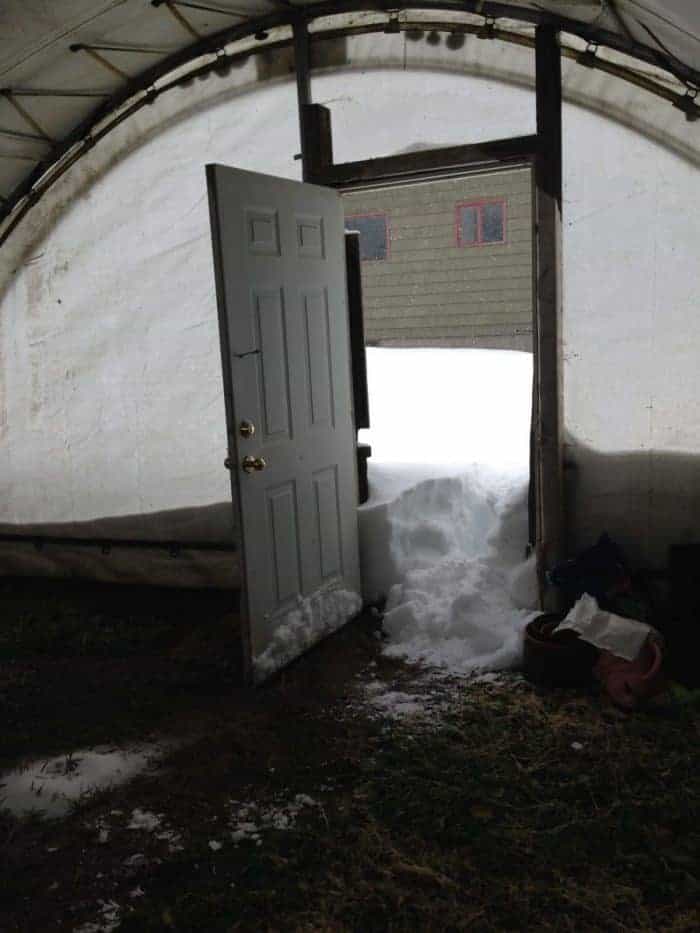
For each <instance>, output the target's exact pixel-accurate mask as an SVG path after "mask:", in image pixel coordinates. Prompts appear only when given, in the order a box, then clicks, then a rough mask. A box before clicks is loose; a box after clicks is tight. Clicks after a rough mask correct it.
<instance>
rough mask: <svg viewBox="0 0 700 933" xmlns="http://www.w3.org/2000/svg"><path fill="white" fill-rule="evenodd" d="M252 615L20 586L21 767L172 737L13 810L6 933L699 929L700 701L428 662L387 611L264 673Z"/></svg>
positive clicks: (16, 694)
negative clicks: (135, 768)
mask: <svg viewBox="0 0 700 933" xmlns="http://www.w3.org/2000/svg"><path fill="white" fill-rule="evenodd" d="M234 608H235V607H232V604H231V598H230V595H229V594H222V593H197V594H193V593H173V592H172V591H170V592H168V591H141V590H131V589H126V588H122V589H119V588H118V587H100V586H89V585H86V584H78V583H74V584H47V583H42V584H38V583H35V582H34V581H5V582H4V583H2V584H0V612H1V613H2V625H0V703H2V715H3V733H2V746H1V749H0V769H1V771H2V773H6V772H7V771H8V770H9V769H10V768H12V767H14V766H16V765H17V764H21V763H24V764H25V765H26V764H27V763H28V762H29V761H36V760H37V759H43V758H49V757H50V756H53V755H58V754H61V755H65V756H66V770H67V771H68V770H69V769H70V768H72V767H73V766H74V763H75V758H76V757H79V753H78V755H77V756H74V755H73V754H72V753H74V752H76V750H81V749H86V748H92V747H95V746H102V747H104V746H109V747H127V746H130V745H133V744H136V745H137V746H138V744H139V743H151V744H154V743H155V744H157V745H158V746H159V748H160V749H161V752H160V761H159V762H158V763H157V764H154V765H152V766H151V767H149V768H148V769H147V770H145V771H144V772H142V773H141V774H140V775H138V776H137V777H135V778H133V779H132V780H131V781H130V782H128V783H125V784H122V785H120V786H115V787H113V788H112V789H109V790H102V791H99V792H96V793H85V794H84V795H83V796H82V797H81V799H80V800H79V801H77V802H76V803H75V804H74V805H73V806H72V807H71V809H70V811H69V812H68V814H67V815H66V816H65V817H63V818H60V819H46V818H41V817H40V815H39V814H34V815H31V816H29V817H25V818H24V819H21V820H20V819H17V818H15V817H14V816H12V815H10V814H9V813H7V812H5V813H4V814H3V815H2V816H0V840H1V842H0V911H1V912H2V918H1V919H0V929H2V930H3V931H8V933H10V931H18V933H19V931H21V933H28V931H31V933H43V931H50V930H79V931H81V933H96V931H102V930H105V931H109V930H116V929H119V930H120V931H140V930H143V931H161V930H173V931H234V930H246V931H247V930H250V931H296V930H299V931H415V930H430V931H433V930H436V931H442V930H445V931H447V930H467V929H469V930H483V931H494V930H519V931H521V930H567V931H581V930H624V931H627V930H645V931H663V930H673V931H681V930H684V931H691V930H692V931H695V930H697V929H700V907H699V905H700V868H699V867H698V866H700V812H699V810H700V768H699V767H698V765H699V762H698V747H699V746H700V743H699V741H698V739H699V735H698V732H699V725H700V707H699V705H698V702H697V698H696V695H695V694H692V693H690V692H688V691H683V690H682V689H680V688H679V689H677V690H675V691H674V692H673V693H672V694H670V695H669V696H667V697H665V698H664V699H663V700H662V701H661V702H659V703H657V704H656V705H655V706H654V707H653V708H650V709H648V710H646V711H645V712H643V713H639V714H636V715H634V716H625V715H624V714H621V713H618V712H617V711H616V710H615V709H614V708H612V707H610V706H609V705H608V704H607V703H606V702H605V701H604V700H603V699H602V698H601V697H600V696H599V694H598V693H597V691H596V689H595V688H593V687H591V688H590V689H585V690H578V691H575V690H550V691H546V690H543V689H540V688H535V687H533V686H531V685H530V684H528V683H527V682H526V681H525V680H524V679H523V678H522V677H520V676H519V675H518V674H509V675H505V676H501V677H500V678H497V679H495V680H492V679H489V678H486V679H479V678H476V679H473V680H471V681H466V682H465V681H456V680H454V679H451V678H448V677H435V676H429V675H428V674H427V673H426V672H424V671H419V670H416V669H412V668H409V667H406V666H404V665H401V664H400V663H398V662H396V661H392V660H389V659H387V658H385V657H384V656H383V655H382V654H381V644H382V643H381V639H380V638H378V635H379V632H378V631H377V622H376V620H375V618H374V617H373V616H371V615H367V616H366V617H362V618H360V619H358V620H357V621H356V622H354V623H351V624H350V625H348V626H347V627H346V628H345V629H344V630H343V631H341V632H340V633H338V634H337V635H336V636H334V637H332V638H329V639H327V640H326V641H325V642H324V643H323V644H321V645H320V646H318V647H317V648H316V649H315V650H313V651H311V652H309V654H308V655H306V656H305V657H304V658H303V659H301V660H300V661H299V662H297V663H296V664H294V665H292V666H291V667H290V668H289V669H287V670H286V671H285V672H284V673H283V674H281V675H280V676H278V677H277V678H276V679H275V680H274V681H273V682H271V683H269V684H268V685H266V686H264V687H262V688H258V689H250V688H243V687H241V686H239V682H240V681H239V675H240V666H239V661H238V654H237V638H236V630H235V612H234ZM0 794H2V789H1V788H0Z"/></svg>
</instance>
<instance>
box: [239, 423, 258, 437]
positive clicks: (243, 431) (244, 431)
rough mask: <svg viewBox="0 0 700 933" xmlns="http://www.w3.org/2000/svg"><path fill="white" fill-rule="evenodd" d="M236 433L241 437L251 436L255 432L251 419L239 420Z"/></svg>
mask: <svg viewBox="0 0 700 933" xmlns="http://www.w3.org/2000/svg"><path fill="white" fill-rule="evenodd" d="M238 433H239V434H240V435H241V437H252V436H253V435H254V434H255V425H254V424H253V423H252V422H251V421H241V423H240V425H239V426H238Z"/></svg>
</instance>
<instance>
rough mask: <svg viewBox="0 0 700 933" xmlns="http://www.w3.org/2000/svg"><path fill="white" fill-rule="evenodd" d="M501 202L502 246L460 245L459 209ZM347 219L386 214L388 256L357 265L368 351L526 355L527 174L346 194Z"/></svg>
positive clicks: (529, 284) (529, 199)
mask: <svg viewBox="0 0 700 933" xmlns="http://www.w3.org/2000/svg"><path fill="white" fill-rule="evenodd" d="M492 198H493V199H500V198H502V199H504V200H505V202H506V242H505V243H498V244H496V243H494V244H487V245H483V246H471V247H470V246H466V247H459V246H457V244H456V227H455V220H456V214H455V210H456V206H457V204H459V203H460V202H464V201H479V200H482V199H492ZM343 200H344V202H345V214H346V216H348V215H352V214H373V213H378V212H382V213H385V214H386V215H387V218H388V224H389V235H390V247H389V255H388V257H387V259H386V260H383V261H376V262H372V261H366V262H363V263H362V287H363V295H364V305H365V336H366V340H367V342H368V343H371V344H385V345H387V344H389V345H390V344H402V345H414V346H415V345H426V346H495V347H505V348H512V349H530V346H531V335H532V197H531V179H530V173H529V171H527V170H525V169H518V170H514V171H512V172H495V173H492V174H486V175H472V176H470V177H467V178H458V179H449V180H445V181H434V182H428V183H425V184H418V185H411V186H405V187H404V186H402V187H397V188H384V189H379V190H374V191H363V192H357V193H350V194H346V195H344V196H343Z"/></svg>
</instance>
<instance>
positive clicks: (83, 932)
mask: <svg viewBox="0 0 700 933" xmlns="http://www.w3.org/2000/svg"><path fill="white" fill-rule="evenodd" d="M99 903H100V911H99V912H100V913H101V915H102V917H101V919H100V920H98V921H96V922H94V923H93V922H90V923H84V924H83V925H82V926H80V927H77V928H76V929H75V931H74V933H112V931H113V930H116V929H118V928H119V926H120V924H121V917H120V914H121V907H120V906H119V904H117V903H116V902H115V901H100V902H99Z"/></svg>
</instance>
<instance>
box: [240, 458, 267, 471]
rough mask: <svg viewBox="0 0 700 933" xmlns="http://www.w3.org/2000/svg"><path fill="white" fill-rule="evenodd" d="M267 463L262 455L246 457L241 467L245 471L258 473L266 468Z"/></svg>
mask: <svg viewBox="0 0 700 933" xmlns="http://www.w3.org/2000/svg"><path fill="white" fill-rule="evenodd" d="M266 466H267V464H266V463H265V461H264V459H263V458H262V457H244V458H243V460H242V462H241V467H242V468H243V472H244V473H256V472H259V471H260V470H264V469H265V467H266Z"/></svg>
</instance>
